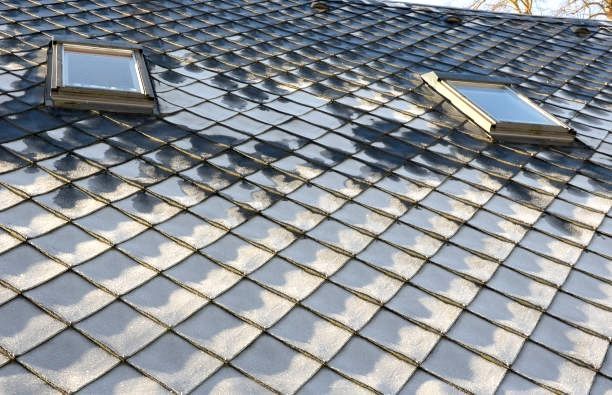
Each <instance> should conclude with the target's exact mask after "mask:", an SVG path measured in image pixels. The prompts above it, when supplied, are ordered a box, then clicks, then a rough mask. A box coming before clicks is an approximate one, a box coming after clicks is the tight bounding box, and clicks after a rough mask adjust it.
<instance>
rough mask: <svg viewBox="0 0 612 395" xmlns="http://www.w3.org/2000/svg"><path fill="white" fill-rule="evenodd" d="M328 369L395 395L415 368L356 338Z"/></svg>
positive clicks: (331, 362) (332, 361) (335, 358)
mask: <svg viewBox="0 0 612 395" xmlns="http://www.w3.org/2000/svg"><path fill="white" fill-rule="evenodd" d="M329 366H331V367H332V368H335V369H338V370H339V371H340V372H342V373H344V374H345V375H348V376H349V377H352V378H353V379H355V380H358V381H359V382H361V383H363V384H365V385H367V386H369V387H370V388H373V389H375V390H377V391H379V392H382V393H394V392H397V391H399V389H400V388H401V387H402V386H403V385H404V383H405V382H406V380H407V379H408V378H409V377H410V375H411V374H412V373H413V372H414V370H415V367H414V366H413V365H410V364H408V363H406V362H404V361H403V360H401V359H399V358H397V357H396V356H394V355H392V354H390V353H388V352H385V351H383V350H382V349H380V348H378V347H376V346H374V345H373V344H372V343H370V342H368V341H366V340H364V339H362V338H359V337H353V338H352V339H351V340H350V341H349V342H348V343H347V344H346V346H345V347H344V348H343V349H342V350H341V351H340V352H339V353H338V355H336V357H334V359H333V360H331V361H330V363H329Z"/></svg>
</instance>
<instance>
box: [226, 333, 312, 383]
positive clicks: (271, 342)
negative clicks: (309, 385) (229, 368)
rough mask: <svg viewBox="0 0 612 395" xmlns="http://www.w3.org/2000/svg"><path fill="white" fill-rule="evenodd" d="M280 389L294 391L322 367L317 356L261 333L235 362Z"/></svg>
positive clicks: (243, 369)
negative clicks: (311, 356) (301, 351)
mask: <svg viewBox="0 0 612 395" xmlns="http://www.w3.org/2000/svg"><path fill="white" fill-rule="evenodd" d="M232 364H233V365H234V366H236V367H237V368H238V369H240V370H242V371H245V372H246V373H248V374H249V375H251V376H253V377H254V378H256V379H257V380H259V381H261V382H263V383H265V384H267V385H269V386H270V387H272V388H274V389H275V390H277V391H280V392H285V393H291V392H295V391H296V390H297V389H298V388H299V387H300V386H301V385H302V384H304V383H305V382H306V381H307V380H308V379H309V378H310V377H311V376H312V375H313V374H314V373H315V372H316V371H317V369H318V368H319V366H320V365H319V363H318V362H316V361H315V360H314V359H312V358H309V357H307V356H305V355H304V354H301V353H299V352H297V351H294V350H292V349H291V348H289V347H287V346H286V345H284V344H283V343H281V342H280V341H278V340H276V339H274V338H272V337H270V336H269V335H262V336H260V337H259V338H258V339H257V340H256V341H255V342H254V343H253V344H252V345H251V346H250V347H249V348H247V349H246V350H245V351H244V353H242V354H240V355H239V356H238V357H237V358H236V359H235V360H234V361H233V363H232Z"/></svg>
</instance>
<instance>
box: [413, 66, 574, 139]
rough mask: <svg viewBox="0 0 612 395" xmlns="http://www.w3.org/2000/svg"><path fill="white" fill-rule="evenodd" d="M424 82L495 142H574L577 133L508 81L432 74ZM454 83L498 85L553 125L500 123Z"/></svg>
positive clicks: (454, 74) (425, 76) (451, 74)
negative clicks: (453, 83)
mask: <svg viewBox="0 0 612 395" xmlns="http://www.w3.org/2000/svg"><path fill="white" fill-rule="evenodd" d="M422 78H423V79H424V80H425V82H427V83H428V84H429V85H430V86H431V87H432V88H433V89H434V90H436V91H437V92H438V93H439V94H441V95H442V96H444V97H445V98H446V99H447V100H449V101H450V102H451V103H452V104H453V105H454V106H455V107H457V109H459V111H461V112H462V113H464V114H465V115H466V116H468V117H469V118H470V119H471V120H472V121H474V123H476V124H477V125H478V126H480V127H481V128H483V129H484V130H485V131H486V132H487V133H488V134H489V136H490V137H491V138H492V139H495V140H498V141H504V142H511V143H534V144H547V145H569V144H571V143H572V142H573V141H574V135H575V133H574V131H573V130H571V128H569V127H568V126H567V125H565V124H564V123H562V122H561V121H560V120H558V119H557V118H555V117H554V116H553V115H552V114H550V113H548V112H547V111H545V110H544V109H542V108H541V107H540V106H538V105H537V104H535V103H534V102H533V101H531V100H530V99H529V98H528V97H526V96H525V95H522V94H521V93H520V92H517V91H516V90H515V89H513V88H512V85H513V83H514V82H515V81H514V80H512V79H506V78H490V77H484V76H474V75H465V74H458V73H439V72H434V71H431V72H428V73H425V74H423V75H422ZM452 82H460V83H471V84H475V85H481V86H482V85H494V86H497V87H504V88H505V89H507V90H509V91H510V92H511V93H512V94H514V95H516V96H517V97H518V98H519V99H521V100H522V101H523V102H524V103H526V104H527V105H528V106H529V107H531V108H532V109H533V110H534V111H536V112H538V113H539V114H540V115H542V116H544V117H545V118H546V119H548V120H550V121H551V124H544V123H526V122H514V121H507V120H498V119H495V117H494V116H492V115H491V114H489V113H488V112H487V111H486V110H485V109H483V108H482V107H480V106H479V105H478V104H476V103H475V102H473V101H472V100H471V99H470V98H469V97H467V96H466V95H464V94H462V93H461V92H459V91H458V90H457V89H456V88H455V87H454V86H453V85H452Z"/></svg>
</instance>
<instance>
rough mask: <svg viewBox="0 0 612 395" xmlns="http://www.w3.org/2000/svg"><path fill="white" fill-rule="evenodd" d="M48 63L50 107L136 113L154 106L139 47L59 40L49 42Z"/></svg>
mask: <svg viewBox="0 0 612 395" xmlns="http://www.w3.org/2000/svg"><path fill="white" fill-rule="evenodd" d="M48 60H49V62H48V65H49V67H48V75H47V102H48V104H49V105H53V106H56V107H68V108H79V109H93V110H107V111H118V112H139V113H142V112H152V111H153V109H154V107H155V97H154V94H153V89H152V85H151V81H150V79H149V75H148V71H147V68H146V64H145V62H144V57H143V56H142V51H141V50H140V48H138V47H132V46H118V45H110V46H109V45H108V44H106V43H104V42H100V41H93V42H92V41H86V42H85V41H79V42H64V41H59V42H53V43H51V46H50V51H49V57H48Z"/></svg>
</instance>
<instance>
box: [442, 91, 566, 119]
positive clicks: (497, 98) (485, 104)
mask: <svg viewBox="0 0 612 395" xmlns="http://www.w3.org/2000/svg"><path fill="white" fill-rule="evenodd" d="M449 83H450V84H451V85H452V87H453V88H455V89H456V90H457V91H458V92H459V93H461V94H462V95H463V96H465V97H467V98H468V99H469V100H470V101H471V102H472V103H474V104H476V105H477V106H478V107H480V108H481V109H482V110H484V111H485V112H486V113H487V114H489V115H490V116H491V117H492V118H493V119H495V121H497V122H517V123H532V124H540V125H556V123H555V122H553V121H552V120H551V119H549V118H548V117H546V116H544V115H543V114H542V113H540V112H539V111H538V110H537V109H536V108H534V107H533V106H531V105H530V104H529V103H527V102H526V101H525V100H523V99H521V98H520V97H519V96H518V95H517V94H516V93H515V92H514V91H512V90H510V89H508V88H507V87H506V86H504V85H494V84H483V83H474V82H463V81H449Z"/></svg>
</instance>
